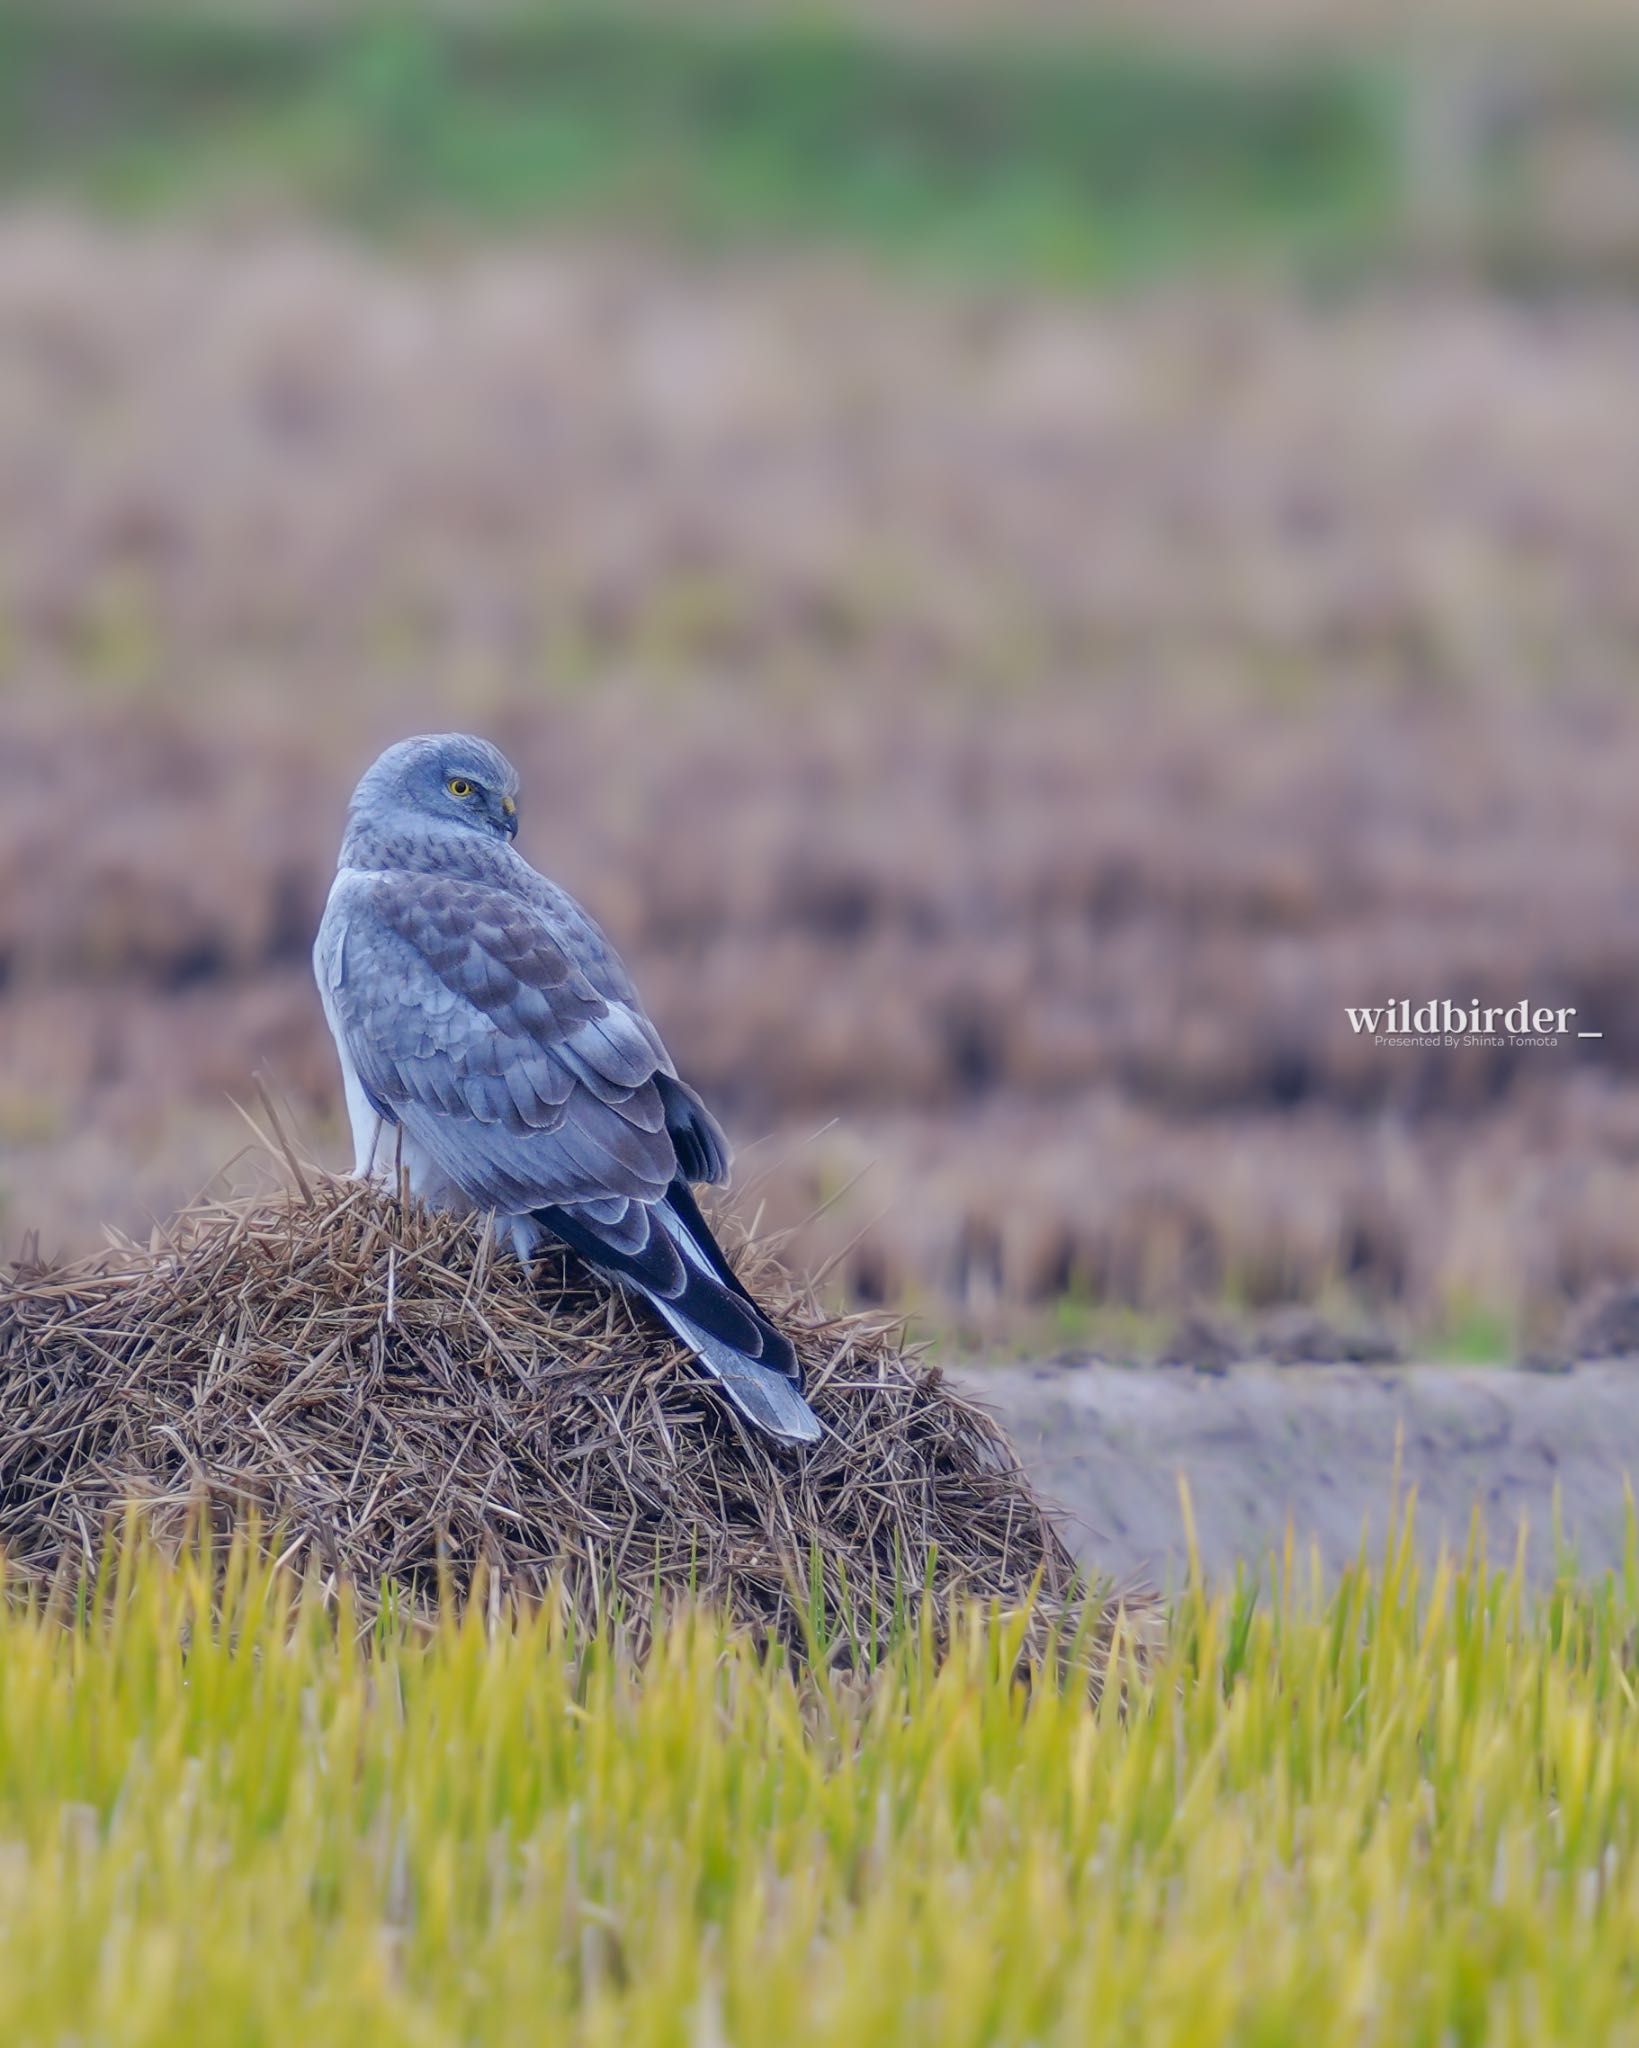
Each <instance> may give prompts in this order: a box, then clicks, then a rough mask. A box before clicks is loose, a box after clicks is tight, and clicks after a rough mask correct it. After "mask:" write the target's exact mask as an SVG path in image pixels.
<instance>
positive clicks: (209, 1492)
mask: <svg viewBox="0 0 1639 2048" xmlns="http://www.w3.org/2000/svg"><path fill="white" fill-rule="evenodd" d="M737 1256H738V1257H740V1259H741V1260H742V1262H747V1261H749V1267H750V1271H751V1277H752V1278H753V1280H754V1283H755V1285H756V1287H757V1288H758V1289H759V1290H760V1292H761V1295H762V1297H763V1298H764V1299H765V1300H766V1301H767V1302H768V1303H769V1305H770V1306H771V1308H772V1310H773V1312H774V1313H775V1314H777V1315H778V1316H779V1317H780V1319H781V1320H782V1322H784V1323H785V1325H786V1326H787V1327H788V1328H789V1329H790V1330H791V1332H792V1335H793V1337H794V1339H795V1341H796V1343H797V1346H798V1349H799V1351H800V1352H801V1354H802V1357H803V1360H804V1363H805V1366H806V1369H807V1374H808V1382H809V1387H810V1390H811V1399H812V1401H813V1403H814V1406H815V1408H816V1410H817V1411H818V1413H819V1415H820V1416H821V1418H822V1420H823V1421H824V1422H825V1424H826V1425H827V1434H826V1437H825V1440H824V1441H823V1443H822V1444H820V1445H819V1446H817V1447H816V1448H815V1449H813V1450H811V1451H808V1452H806V1453H803V1454H800V1455H795V1454H792V1453H790V1452H786V1451H778V1450H775V1449H773V1448H771V1447H770V1446H768V1445H766V1444H764V1443H763V1442H762V1441H761V1440H759V1439H755V1438H752V1437H750V1436H748V1435H747V1434H746V1433H745V1432H744V1431H743V1430H742V1429H741V1428H740V1427H739V1426H738V1425H737V1424H736V1423H735V1422H734V1421H733V1419H732V1418H731V1416H730V1415H729V1413H728V1411H727V1410H726V1409H725V1408H724V1407H723V1406H722V1404H721V1403H720V1402H719V1401H718V1400H717V1399H716V1398H715V1397H714V1396H713V1395H712V1394H711V1393H710V1392H709V1391H707V1388H706V1386H705V1385H704V1384H702V1382H701V1381H700V1380H699V1379H698V1377H697V1376H696V1373H695V1371H694V1369H693V1366H692V1362H691V1361H690V1360H689V1359H688V1357H687V1354H686V1353H684V1352H682V1351H681V1350H680V1349H679V1347H678V1346H677V1345H676V1344H675V1343H674V1342H673V1341H672V1340H671V1339H670V1337H669V1336H668V1335H667V1334H665V1333H664V1332H663V1331H662V1330H661V1329H659V1327H658V1326H656V1325H654V1324H651V1323H650V1322H649V1321H648V1320H647V1319H646V1318H644V1317H641V1316H639V1315H638V1314H637V1313H635V1312H634V1311H633V1310H632V1309H631V1308H630V1307H629V1306H628V1305H627V1303H626V1302H625V1300H624V1299H623V1298H622V1297H621V1296H619V1295H618V1294H615V1293H611V1291H610V1290H609V1289H608V1288H606V1287H605V1286H604V1285H603V1284H602V1283H601V1282H599V1281H597V1280H596V1279H594V1278H593V1277H592V1276H591V1275H589V1274H588V1273H587V1272H586V1271H585V1270H584V1269H583V1268H582V1267H581V1266H580V1265H579V1264H578V1263H577V1262H576V1261H574V1260H573V1259H572V1258H570V1257H569V1256H568V1255H567V1254H548V1255H546V1256H544V1257H543V1258H541V1259H540V1260H539V1261H538V1262H537V1264H536V1267H535V1270H534V1273H533V1275H532V1276H531V1275H526V1274H525V1272H524V1271H523V1269H522V1268H521V1267H520V1266H519V1265H518V1264H517V1263H516V1262H515V1261H514V1260H513V1259H512V1258H510V1257H509V1256H505V1255H502V1254H500V1253H498V1252H496V1251H495V1250H494V1248H493V1244H492V1241H491V1240H490V1239H489V1237H488V1235H487V1233H486V1232H485V1231H484V1230H483V1229H482V1228H481V1227H480V1226H477V1225H474V1224H472V1223H469V1222H462V1221H459V1220H456V1219H453V1218H450V1217H446V1216H435V1215H430V1214H428V1213H426V1212H425V1211H423V1210H421V1209H419V1208H417V1207H415V1206H413V1205H406V1204H404V1203H402V1202H400V1201H399V1200H397V1199H395V1198H394V1197H392V1196H391V1195H388V1194H385V1193H383V1192H381V1191H380V1190H378V1189H375V1188H371V1187H366V1186H363V1185H360V1184H358V1183H353V1182H347V1181H340V1180H328V1179H324V1180H320V1181H319V1182H318V1183H317V1184H316V1186H314V1187H313V1188H312V1189H311V1190H306V1191H298V1192H292V1193H290V1194H287V1195H282V1196H276V1197H274V1198H272V1199H262V1200H257V1201H242V1202H236V1203H228V1204H206V1205H201V1206H198V1207H195V1208H193V1209H191V1210H189V1211H187V1212H186V1213H184V1214H183V1215H182V1216H181V1217H180V1218H179V1219H178V1220H177V1221H176V1223H175V1224H174V1225H173V1226H172V1227H171V1230H170V1232H169V1233H168V1235H167V1236H166V1237H165V1238H164V1239H163V1240H156V1242H155V1243H154V1244H153V1245H152V1246H149V1247H138V1246H136V1245H133V1244H129V1243H120V1244H117V1245H116V1246H115V1247H114V1248H112V1249H111V1250H109V1251H107V1252H105V1253H103V1254H101V1255H100V1256H98V1257H97V1258H95V1259H93V1260H90V1261H86V1262H84V1263H82V1264H79V1265H76V1266H69V1267H57V1268H50V1267H45V1266H42V1265H39V1264H32V1265H22V1266H18V1267H17V1268H16V1269H14V1273H13V1276H12V1277H11V1279H10V1280H9V1281H8V1282H6V1283H5V1284H4V1285H3V1286H0V1544H3V1546H4V1548H5V1551H6V1554H7V1558H8V1565H9V1569H10V1570H11V1571H12V1572H13V1573H14V1574H17V1575H20V1576H21V1577H22V1578H23V1579H24V1580H25V1581H39V1580H43V1579H49V1578H52V1577H54V1576H56V1575H59V1574H61V1573H62V1572H63V1571H64V1570H65V1569H66V1570H69V1571H74V1570H77V1569H79V1568H80V1567H81V1566H82V1565H83V1564H88V1563H91V1562H93V1561H94V1559H95V1555H96V1552H97V1551H98V1549H99V1547H100V1546H101V1544H102V1543H103V1541H104V1540H105V1539H106V1537H107V1534H108V1532H109V1530H110V1527H111V1525H112V1524H113V1523H114V1522H115V1521H116V1520H117V1519H118V1518H120V1517H122V1516H123V1515H125V1514H127V1513H129V1512H130V1511H131V1504H132V1503H133V1502H135V1503H139V1504H140V1508H139V1512H140V1514H141V1515H142V1517H143V1519H144V1520H146V1521H147V1522H149V1523H150V1524H151V1525H152V1526H153V1528H154V1530H155V1532H156V1533H157V1534H158V1535H159V1536H160V1537H161V1538H163V1539H166V1540H177V1539H179V1538H180V1537H181V1536H182V1535H183V1534H184V1533H185V1532H186V1531H187V1529H188V1528H189V1527H190V1526H191V1525H193V1524H194V1523H195V1522H196V1521H197V1520H198V1518H200V1517H201V1516H203V1517H204V1518H206V1520H207V1522H208V1525H209V1526H210V1527H211V1528H212V1529H213V1530H215V1531H216V1532H218V1533H221V1532H225V1531H226V1530H227V1529H228V1528H229V1527H231V1526H233V1525H234V1524H236V1523H242V1522H244V1521H245V1520H247V1519H248V1518H250V1517H251V1516H253V1515H254V1516H255V1517H256V1518H257V1519H258V1520H259V1522H260V1523H261V1525H262V1526H264V1527H265V1528H268V1529H270V1530H276V1531H277V1532H278V1540H279V1542H280V1545H281V1548H282V1549H283V1550H284V1551H285V1552H286V1553H287V1554H288V1555H289V1556H290V1557H292V1558H293V1559H296V1558H299V1559H301V1560H302V1561H303V1563H304V1564H305V1565H306V1566H308V1567H310V1568H316V1569H317V1570H319V1571H320V1572H322V1573H324V1574H327V1575H328V1574H335V1575H338V1576H345V1577H346V1578H348V1579H349V1580H350V1581H351V1582H352V1583H353V1584H354V1585H355V1586H356V1587H357V1588H358V1590H359V1593H360V1596H361V1598H362V1600H363V1603H364V1607H365V1611H366V1612H369V1611H371V1610H372V1609H373V1607H374V1606H375V1604H376V1603H377V1602H378V1601H379V1599H380V1598H381V1597H382V1589H383V1588H384V1587H385V1586H387V1585H388V1584H391V1585H393V1586H394V1587H395V1588H396V1598H397V1599H398V1600H399V1602H400V1603H401V1604H403V1603H406V1602H407V1603H408V1604H409V1605H410V1606H411V1608H412V1609H422V1610H425V1609H429V1608H430V1607H431V1606H432V1605H433V1604H434V1602H435V1601H436V1600H437V1599H438V1597H439V1594H440V1590H441V1588H443V1587H445V1586H448V1587H451V1588H453V1589H454V1590H455V1591H456V1592H457V1593H458V1594H459V1593H464V1592H466V1591H467V1590H468V1589H470V1588H471V1587H472V1585H473V1584H474V1582H475V1579H477V1578H479V1577H482V1578H483V1580H484V1582H485V1585H486V1588H487V1593H488V1597H490V1598H494V1597H496V1589H497V1588H499V1589H500V1592H501V1594H502V1596H504V1597H506V1598H512V1599H531V1598H537V1597H540V1596H542V1595H543V1594H544V1593H545V1592H546V1590H547V1589H548V1587H555V1588H560V1589H561V1594H560V1597H567V1598H568V1599H569V1600H570V1602H571V1603H572V1604H573V1606H574V1608H575V1609H576V1611H577V1613H578V1615H579V1616H580V1617H581V1618H582V1619H584V1620H587V1621H596V1620H599V1619H601V1618H603V1617H605V1616H606V1615H607V1613H608V1611H609V1608H610V1605H611V1603H614V1604H615V1605H617V1606H618V1607H620V1608H621V1609H622V1611H623V1612H624V1613H625V1614H626V1615H627V1616H628V1618H630V1617H633V1616H636V1617H639V1618H641V1617H643V1616H646V1615H648V1614H650V1613H652V1612H654V1611H655V1603H656V1601H657V1598H658V1599H659V1600H660V1601H661V1602H662V1603H663V1602H664V1601H666V1600H667V1599H669V1598H671V1597H674V1596H680V1595H686V1594H693V1595H697V1596H700V1597H703V1598H707V1599H710V1600H712V1601H715V1602H718V1603H720V1604H721V1605H722V1606H723V1607H724V1608H726V1609H727V1610H728V1611H729V1612H730V1613H731V1614H732V1615H733V1616H734V1617H735V1618H737V1619H738V1620H740V1621H742V1622H744V1623H746V1624H749V1625H751V1626H752V1627H754V1628H756V1629H758V1630H760V1631H765V1632H768V1633H770V1634H772V1635H774V1636H777V1637H779V1638H780V1639H782V1640H784V1641H785V1642H787V1643H789V1644H790V1645H792V1646H793V1647H794V1648H796V1649H798V1650H799V1651H800V1650H801V1649H802V1648H803V1647H804V1646H805V1644H808V1643H811V1642H812V1641H813V1640H814V1623H815V1622H818V1623H819V1624H820V1629H821V1632H822V1634H823V1636H824V1638H825V1639H827V1640H832V1641H834V1640H836V1639H837V1638H838V1636H839V1634H840V1633H844V1632H847V1631H848V1630H849V1629H850V1628H851V1629H852V1631H853V1633H854V1635H855V1636H856V1637H858V1636H860V1635H862V1634H873V1633H876V1632H878V1631H880V1630H881V1629H882V1628H883V1627H884V1626H886V1625H889V1624H890V1623H891V1622H892V1621H893V1620H894V1619H895V1618H904V1617H906V1616H907V1615H914V1614H916V1613H917V1612H918V1611H919V1610H920V1609H921V1608H922V1607H923V1604H924V1603H925V1602H927V1601H929V1600H931V1601H932V1602H933V1603H934V1607H935V1611H936V1613H937V1614H938V1615H940V1616H943V1615H944V1614H946V1613H947V1612H948V1611H949V1608H950V1604H951V1603H952V1602H953V1601H955V1600H959V1599H965V1598H969V1597H979V1598H983V1599H994V1600H996V1601H999V1602H1000V1603H1002V1605H1003V1606H1005V1607H1009V1608H1012V1607H1016V1606H1021V1605H1023V1604H1024V1603H1026V1602H1027V1601H1029V1600H1032V1599H1033V1600H1034V1603H1035V1611H1036V1618H1037V1625H1038V1626H1039V1627H1040V1628H1042V1629H1045V1630H1055V1629H1062V1628H1063V1627H1065V1626H1066V1625H1068V1624H1070V1623H1071V1622H1074V1621H1079V1622H1080V1624H1081V1626H1082V1632H1083V1640H1084V1641H1085V1640H1092V1641H1093V1642H1094V1643H1095V1644H1097V1643H1100V1642H1103V1641H1104V1640H1105V1639H1106V1638H1107V1634H1108V1629H1109V1626H1111V1625H1113V1622H1114V1614H1115V1608H1114V1602H1113V1599H1111V1600H1109V1601H1107V1602H1104V1604H1102V1605H1095V1608H1094V1610H1093V1611H1092V1614H1091V1620H1092V1627H1091V1630H1090V1631H1089V1629H1088V1627H1087V1621H1088V1618H1089V1616H1088V1609H1087V1608H1086V1606H1085V1605H1084V1599H1083V1588H1082V1586H1081V1582H1080V1578H1079V1575H1078V1571H1077V1567H1076V1565H1075V1562H1074V1560H1073V1559H1072V1557H1071V1555H1070V1552H1069V1550H1068V1549H1067V1547H1066V1545H1065V1543H1064V1541H1063V1540H1062V1538H1061V1536H1060V1534H1059V1533H1058V1531H1057V1529H1056V1528H1055V1527H1054V1524H1053V1521H1052V1518H1051V1517H1050V1515H1049V1514H1048V1513H1047V1512H1046V1511H1045V1510H1044V1509H1043V1507H1042V1506H1041V1504H1040V1503H1039V1502H1038V1501H1037V1500H1036V1499H1035V1497H1034V1496H1033V1494H1032V1492H1031V1490H1030V1486H1029V1484H1028V1482H1027V1480H1026V1478H1025V1476H1024V1474H1023V1472H1022V1471H1021V1470H1020V1467H1019V1465H1018V1462H1017V1460H1016V1458H1015V1457H1014V1455H1013V1452H1012V1451H1011V1449H1010V1447H1009V1446H1008V1444H1007V1441H1006V1439H1005V1438H1004V1436H1003V1435H1002V1433H1001V1431H1000V1429H999V1428H998V1427H997V1425H996V1424H995V1422H994V1421H992V1419H991V1418H990V1417H989V1416H988V1415H987V1414H985V1413H984V1412H983V1410H981V1409H979V1408H976V1407H974V1406H973V1405H972V1404H971V1403H969V1402H967V1401H965V1400H963V1399H961V1398H960V1397H959V1396H958V1395H957V1394H955V1393H954V1392H953V1391H952V1390H951V1388H950V1387H949V1386H948V1385H946V1384H945V1382H944V1381H943V1379H942V1377H941V1375H940V1374H939V1372H938V1371H937V1370H936V1369H933V1368H931V1367H927V1366H925V1365H922V1364H920V1363H918V1362H917V1361H916V1360H915V1359H914V1358H912V1357H909V1356H907V1355H906V1354H905V1353H904V1351H903V1350H902V1349H901V1348H900V1346H899V1345H898V1344H897V1343H896V1342H895V1341H894V1340H893V1339H892V1337H891V1336H890V1335H889V1333H888V1332H887V1331H885V1330H884V1329H883V1327H882V1326H881V1325H880V1324H873V1323H871V1322H869V1321H867V1320H865V1319H861V1318H859V1317H850V1318H844V1319H837V1318H830V1317H826V1316H824V1315H822V1314H821V1313H819V1311H818V1310H817V1309H816V1307H815V1305H814V1303H813V1301H812V1300H811V1299H810V1298H808V1297H805V1296H803V1295H802V1294H800V1293H799V1292H797V1291H795V1290H794V1289H793V1287H792V1284H791V1282H790V1281H789V1280H787V1279H785V1278H784V1277H783V1276H782V1275H781V1274H780V1273H779V1272H778V1271H777V1269H775V1268H774V1267H773V1266H772V1264H771V1263H770V1262H769V1261H767V1260H766V1259H764V1260H761V1261H759V1260H758V1259H757V1258H756V1256H755V1254H754V1253H751V1254H748V1253H747V1251H746V1249H745V1248H744V1247H740V1248H738V1250H737ZM1094 1599H1095V1602H1099V1601H1102V1600H1103V1596H1097V1595H1095V1596H1094ZM1141 1604H1142V1603H1139V1605H1141ZM1106 1606H1107V1609H1108V1612H1107V1613H1106V1611H1105V1608H1106ZM1127 1607H1128V1612H1129V1614H1130V1615H1135V1603H1134V1602H1133V1601H1132V1599H1131V1597H1130V1596H1129V1598H1128V1601H1127ZM1135 1618H1136V1615H1135Z"/></svg>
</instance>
